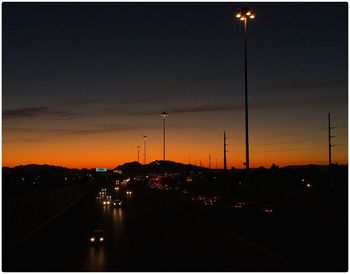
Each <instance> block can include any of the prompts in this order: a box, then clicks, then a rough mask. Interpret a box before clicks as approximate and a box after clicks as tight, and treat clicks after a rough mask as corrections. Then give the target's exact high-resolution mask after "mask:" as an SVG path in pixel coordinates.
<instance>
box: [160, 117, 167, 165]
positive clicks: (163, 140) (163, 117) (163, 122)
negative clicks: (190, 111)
mask: <svg viewBox="0 0 350 274" xmlns="http://www.w3.org/2000/svg"><path fill="white" fill-rule="evenodd" d="M168 115H169V113H167V112H165V111H163V112H162V113H161V114H160V116H162V118H163V161H165V118H166V117H167V116H168Z"/></svg>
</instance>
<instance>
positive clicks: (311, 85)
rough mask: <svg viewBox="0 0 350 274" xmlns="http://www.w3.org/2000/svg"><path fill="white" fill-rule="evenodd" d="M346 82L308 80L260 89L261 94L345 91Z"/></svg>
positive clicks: (339, 80)
mask: <svg viewBox="0 0 350 274" xmlns="http://www.w3.org/2000/svg"><path fill="white" fill-rule="evenodd" d="M347 85H348V82H347V81H346V80H341V79H333V80H322V79H310V80H302V81H292V82H289V83H283V84H278V85H273V86H272V87H269V88H262V89H260V90H261V91H263V92H282V91H288V92H291V91H300V90H312V91H314V90H319V89H324V88H330V87H332V88H345V89H346V90H347Z"/></svg>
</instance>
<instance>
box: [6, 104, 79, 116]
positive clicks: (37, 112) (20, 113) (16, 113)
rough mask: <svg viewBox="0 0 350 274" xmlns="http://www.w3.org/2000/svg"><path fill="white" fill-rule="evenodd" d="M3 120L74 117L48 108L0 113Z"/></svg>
mask: <svg viewBox="0 0 350 274" xmlns="http://www.w3.org/2000/svg"><path fill="white" fill-rule="evenodd" d="M2 116H3V118H4V119H16V118H35V117H43V116H50V117H51V116H56V117H62V118H69V117H72V116H75V113H72V112H69V111H64V110H63V111H62V110H55V109H52V108H50V107H44V106H42V107H28V108H17V109H8V110H4V111H3V112H2Z"/></svg>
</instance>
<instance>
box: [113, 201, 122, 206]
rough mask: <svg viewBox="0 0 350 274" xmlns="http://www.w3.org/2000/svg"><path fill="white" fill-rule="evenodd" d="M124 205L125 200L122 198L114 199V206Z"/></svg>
mask: <svg viewBox="0 0 350 274" xmlns="http://www.w3.org/2000/svg"><path fill="white" fill-rule="evenodd" d="M122 205H123V201H122V200H121V199H115V200H114V201H113V206H114V207H122Z"/></svg>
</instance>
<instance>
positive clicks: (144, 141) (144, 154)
mask: <svg viewBox="0 0 350 274" xmlns="http://www.w3.org/2000/svg"><path fill="white" fill-rule="evenodd" d="M146 140H147V136H143V164H144V165H145V164H146V161H147V157H146Z"/></svg>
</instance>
